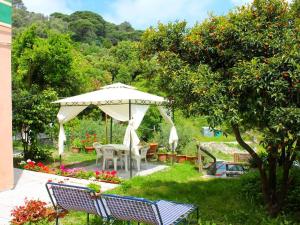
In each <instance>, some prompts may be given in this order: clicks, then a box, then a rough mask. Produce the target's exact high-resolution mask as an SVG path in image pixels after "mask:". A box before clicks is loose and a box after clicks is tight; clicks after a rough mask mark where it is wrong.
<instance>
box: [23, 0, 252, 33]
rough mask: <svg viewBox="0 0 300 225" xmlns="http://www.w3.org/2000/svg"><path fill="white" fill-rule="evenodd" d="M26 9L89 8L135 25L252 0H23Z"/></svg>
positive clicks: (199, 17) (191, 17) (197, 15)
mask: <svg viewBox="0 0 300 225" xmlns="http://www.w3.org/2000/svg"><path fill="white" fill-rule="evenodd" d="M23 2H24V4H25V6H26V7H27V10H28V11H32V12H38V13H43V14H45V15H50V14H51V13H53V12H61V13H65V14H71V13H73V12H75V11H83V10H89V11H93V12H96V13H99V14H100V15H101V16H102V17H103V18H104V19H105V20H106V21H109V22H113V23H115V24H120V23H122V22H124V21H127V22H129V23H130V24H131V25H132V26H133V27H134V28H135V29H142V30H144V29H146V28H147V27H149V26H156V25H157V23H158V22H162V23H167V22H174V21H176V20H186V21H187V22H188V26H193V25H194V24H195V23H196V22H201V21H203V20H204V19H205V18H207V17H208V15H209V14H210V13H212V14H215V15H223V14H226V13H227V12H229V11H230V10H232V9H234V8H235V7H236V6H240V5H243V4H247V3H249V2H251V0H23Z"/></svg>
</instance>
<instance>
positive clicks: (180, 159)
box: [176, 151, 186, 163]
mask: <svg viewBox="0 0 300 225" xmlns="http://www.w3.org/2000/svg"><path fill="white" fill-rule="evenodd" d="M176 159H177V162H178V163H184V162H185V161H186V155H182V152H181V151H180V152H179V153H178V154H177V155H176Z"/></svg>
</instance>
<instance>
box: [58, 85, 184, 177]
mask: <svg viewBox="0 0 300 225" xmlns="http://www.w3.org/2000/svg"><path fill="white" fill-rule="evenodd" d="M53 103H59V104H60V105H61V107H60V110H59V112H58V114H57V118H58V122H59V124H60V130H59V137H58V149H59V155H61V154H62V153H63V151H64V141H65V140H66V136H65V131H64V127H63V124H64V123H66V122H68V121H70V120H71V119H73V118H74V117H75V116H77V115H78V114H79V113H80V112H81V111H82V110H84V109H85V108H86V107H87V106H89V105H91V104H93V105H97V106H98V107H99V108H100V109H101V110H102V111H104V112H105V113H106V114H108V115H109V116H111V117H112V118H114V119H116V120H119V121H128V127H127V129H126V132H125V136H124V141H123V144H124V145H126V146H128V147H129V148H130V154H131V149H132V147H135V146H137V145H138V144H139V142H140V140H139V138H138V136H137V134H136V130H137V128H138V127H139V125H140V123H141V122H142V120H143V118H144V115H145V113H146V112H147V110H148V108H149V105H157V106H158V108H159V111H160V113H161V115H162V116H163V117H164V118H165V120H166V121H167V122H168V123H169V124H171V126H172V128H171V133H170V138H169V144H172V146H173V148H174V149H175V148H176V146H177V142H178V136H177V132H176V128H175V125H174V123H173V121H172V119H171V118H170V117H169V116H168V115H167V112H166V111H165V109H164V108H163V107H162V105H165V104H167V103H168V101H167V100H165V99H164V98H163V97H160V96H157V95H153V94H149V93H146V92H142V91H139V90H137V89H136V88H134V87H132V86H129V85H125V84H122V83H115V84H111V85H107V86H104V87H102V88H101V89H100V90H98V91H93V92H89V93H86V94H81V95H77V96H73V97H69V98H64V99H61V100H58V101H55V102H53ZM130 161H131V157H130ZM130 165H131V164H130ZM131 173H132V168H131V166H130V174H131Z"/></svg>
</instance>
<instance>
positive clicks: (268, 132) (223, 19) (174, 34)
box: [141, 0, 300, 216]
mask: <svg viewBox="0 0 300 225" xmlns="http://www.w3.org/2000/svg"><path fill="white" fill-rule="evenodd" d="M297 12H299V1H298V0H297V1H296V2H294V3H292V5H288V3H287V2H285V1H283V0H254V2H253V3H252V4H251V5H247V6H243V7H240V8H238V9H236V10H235V11H232V12H230V13H229V14H227V15H225V16H211V17H210V18H209V19H207V20H205V21H204V22H203V23H201V24H197V25H195V26H194V27H193V28H191V29H188V28H186V23H185V22H177V23H170V24H167V25H163V24H159V25H158V27H157V28H150V29H148V30H147V31H146V32H145V33H144V35H143V38H142V43H141V48H142V54H143V55H144V57H151V58H155V59H156V60H157V62H158V64H159V65H160V70H159V71H160V72H159V74H160V76H159V78H157V77H156V78H155V81H157V82H158V85H159V86H161V88H163V89H164V90H165V91H166V93H168V94H169V95H171V96H172V97H173V98H174V100H175V103H176V106H177V107H180V108H182V109H183V110H184V111H185V112H186V113H188V114H194V115H197V114H198V115H200V114H202V115H203V114H204V115H207V116H208V122H209V123H210V125H211V126H212V127H215V126H217V125H220V124H222V123H228V124H230V125H231V127H232V130H233V133H234V134H235V137H236V140H237V141H238V143H239V144H240V145H241V146H242V147H243V148H244V149H246V150H247V151H248V152H249V153H250V154H251V156H252V157H253V158H254V160H255V161H256V164H257V167H258V170H259V173H260V177H261V184H262V192H263V197H264V201H265V203H266V205H267V208H268V211H269V213H270V215H273V216H275V215H277V214H278V213H279V212H280V210H281V209H282V207H283V206H284V202H285V198H286V195H287V192H288V188H289V185H290V182H291V180H292V177H291V175H290V169H291V166H292V163H293V161H294V160H295V158H296V155H297V154H299V151H300V150H299V149H300V110H299V106H300V93H299V92H300V66H299V62H300V53H299V47H300V45H299V33H300V32H299V31H300V30H299V24H300V23H299V13H297ZM241 129H243V130H247V129H259V130H260V131H261V132H262V133H263V140H262V142H261V144H262V145H263V146H264V147H265V149H266V152H267V159H266V160H264V158H263V157H261V156H260V155H259V154H257V152H255V151H254V149H253V148H252V147H251V146H249V145H248V144H247V143H246V142H245V141H244V139H243V137H242V135H241ZM278 171H282V173H278ZM279 174H280V176H279ZM278 177H280V178H278Z"/></svg>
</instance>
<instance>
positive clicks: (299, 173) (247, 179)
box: [240, 168, 300, 224]
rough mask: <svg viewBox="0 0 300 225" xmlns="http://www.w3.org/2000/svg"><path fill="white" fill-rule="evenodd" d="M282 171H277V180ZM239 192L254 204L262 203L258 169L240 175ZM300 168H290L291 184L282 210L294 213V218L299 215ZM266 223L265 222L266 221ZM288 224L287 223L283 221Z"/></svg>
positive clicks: (279, 178)
mask: <svg viewBox="0 0 300 225" xmlns="http://www.w3.org/2000/svg"><path fill="white" fill-rule="evenodd" d="M281 175H282V171H281V170H279V171H278V178H277V179H278V180H281V179H282V177H281ZM240 180H241V182H240V185H241V186H240V193H241V194H242V195H243V196H244V197H246V198H247V200H249V201H250V202H253V203H255V204H261V205H262V203H263V195H262V192H261V181H260V175H259V172H258V171H256V170H255V171H254V170H252V171H250V172H248V173H246V174H244V175H243V176H241V177H240ZM299 199H300V169H296V168H294V169H292V170H291V184H290V188H289V192H288V195H287V199H286V202H285V207H284V209H283V211H284V212H285V213H286V214H296V215H295V218H298V221H300V219H299V215H300V203H299ZM266 224H267V223H266ZM284 224H289V223H284Z"/></svg>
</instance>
